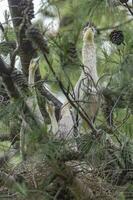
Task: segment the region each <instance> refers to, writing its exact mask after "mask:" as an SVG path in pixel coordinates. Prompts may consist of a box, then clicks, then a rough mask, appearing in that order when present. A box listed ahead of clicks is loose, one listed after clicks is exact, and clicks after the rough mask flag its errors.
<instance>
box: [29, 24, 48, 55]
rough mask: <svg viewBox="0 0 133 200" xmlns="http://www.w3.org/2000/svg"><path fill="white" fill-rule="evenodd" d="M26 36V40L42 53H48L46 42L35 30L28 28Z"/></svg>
mask: <svg viewBox="0 0 133 200" xmlns="http://www.w3.org/2000/svg"><path fill="white" fill-rule="evenodd" d="M26 35H27V38H28V39H29V40H30V41H32V42H33V43H34V44H35V45H36V46H37V47H38V48H39V49H40V50H41V51H42V52H45V53H49V48H48V45H47V41H46V39H45V38H44V37H43V35H42V34H41V33H40V31H39V30H38V29H37V28H34V27H30V28H28V29H27V31H26Z"/></svg>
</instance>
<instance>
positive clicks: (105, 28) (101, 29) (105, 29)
mask: <svg viewBox="0 0 133 200" xmlns="http://www.w3.org/2000/svg"><path fill="white" fill-rule="evenodd" d="M132 21H133V19H129V20H127V21H125V22H122V23H120V24H118V25H116V26H107V27H103V28H98V31H99V32H101V31H107V30H112V29H117V28H119V27H120V26H123V25H125V24H128V23H130V22H132Z"/></svg>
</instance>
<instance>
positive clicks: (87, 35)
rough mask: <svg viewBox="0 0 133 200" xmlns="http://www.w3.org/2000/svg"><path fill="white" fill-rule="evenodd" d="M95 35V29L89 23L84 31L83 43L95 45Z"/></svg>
mask: <svg viewBox="0 0 133 200" xmlns="http://www.w3.org/2000/svg"><path fill="white" fill-rule="evenodd" d="M95 33H96V29H95V27H94V26H93V25H91V24H90V23H87V24H86V26H85V27H84V29H83V41H86V42H89V43H93V42H94V35H95Z"/></svg>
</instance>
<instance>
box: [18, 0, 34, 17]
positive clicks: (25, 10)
mask: <svg viewBox="0 0 133 200" xmlns="http://www.w3.org/2000/svg"><path fill="white" fill-rule="evenodd" d="M19 6H20V8H21V13H22V15H25V14H27V15H28V18H29V20H31V19H32V18H34V17H35V16H34V4H33V1H32V0H27V1H25V0H22V1H21V2H20V3H19Z"/></svg>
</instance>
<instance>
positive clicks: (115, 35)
mask: <svg viewBox="0 0 133 200" xmlns="http://www.w3.org/2000/svg"><path fill="white" fill-rule="evenodd" d="M109 37H110V41H111V42H112V43H114V44H116V45H120V44H122V43H123V42H124V35H123V32H122V31H117V30H114V31H112V32H111V33H110V36H109Z"/></svg>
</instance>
